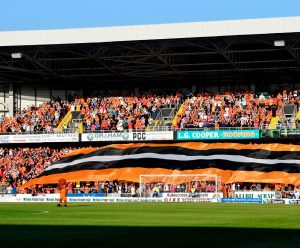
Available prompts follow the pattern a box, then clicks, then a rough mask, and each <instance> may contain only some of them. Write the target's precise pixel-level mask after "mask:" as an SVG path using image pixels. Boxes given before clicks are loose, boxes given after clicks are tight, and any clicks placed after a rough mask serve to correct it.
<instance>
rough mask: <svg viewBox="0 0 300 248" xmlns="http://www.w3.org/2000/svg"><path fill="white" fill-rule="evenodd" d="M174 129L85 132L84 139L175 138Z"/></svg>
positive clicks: (133, 139)
mask: <svg viewBox="0 0 300 248" xmlns="http://www.w3.org/2000/svg"><path fill="white" fill-rule="evenodd" d="M173 139H174V136H173V131H161V132H143V131H139V132H128V131H124V132H103V133H83V134H82V135H81V140H82V141H89V142H91V141H92V142H94V141H139V140H141V141H153V140H173Z"/></svg>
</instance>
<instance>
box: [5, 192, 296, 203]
mask: <svg viewBox="0 0 300 248" xmlns="http://www.w3.org/2000/svg"><path fill="white" fill-rule="evenodd" d="M166 194H167V195H161V197H129V196H124V197H120V196H114V197H113V196H111V197H107V196H103V194H71V195H68V202H70V203H76V202H95V203H101V202H220V203H258V204H297V205H298V204H300V199H288V198H280V199H277V198H276V197H270V196H271V195H272V194H273V193H272V194H266V196H267V197H263V196H261V197H255V196H256V195H255V194H252V192H249V191H247V192H246V193H244V194H245V195H248V194H252V195H251V196H250V197H249V198H236V197H235V198H222V197H223V196H222V194H221V193H220V195H219V197H217V198H214V197H211V196H209V195H205V194H203V195H202V196H200V197H193V196H192V195H180V194H172V193H166ZM252 196H253V197H252ZM58 201H59V194H38V195H37V196H32V195H31V194H17V195H12V194H1V195H0V202H28V203H39V202H53V203H55V202H58Z"/></svg>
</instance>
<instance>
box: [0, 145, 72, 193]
mask: <svg viewBox="0 0 300 248" xmlns="http://www.w3.org/2000/svg"><path fill="white" fill-rule="evenodd" d="M73 149H74V148H63V149H51V148H49V147H38V148H14V149H12V148H10V149H8V148H0V182H1V183H2V184H6V183H8V184H10V185H11V186H12V187H14V186H16V187H17V188H18V187H19V186H20V185H22V184H24V183H26V182H27V181H28V180H30V179H32V178H35V177H36V176H38V175H40V174H41V173H42V172H43V171H44V169H45V168H47V167H48V166H49V165H50V164H52V163H53V162H55V161H57V160H59V159H61V158H62V157H64V155H66V154H67V153H69V152H70V151H72V150H73Z"/></svg>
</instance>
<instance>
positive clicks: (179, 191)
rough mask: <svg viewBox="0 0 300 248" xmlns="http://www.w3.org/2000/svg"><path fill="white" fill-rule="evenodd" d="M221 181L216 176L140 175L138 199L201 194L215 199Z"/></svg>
mask: <svg viewBox="0 0 300 248" xmlns="http://www.w3.org/2000/svg"><path fill="white" fill-rule="evenodd" d="M220 183H221V179H220V177H219V176H218V175H216V174H142V175H140V188H139V195H140V197H163V196H165V195H177V196H180V195H182V196H188V197H197V196H200V195H201V194H202V195H204V193H206V195H208V193H209V194H210V195H214V196H215V198H217V197H218V196H219V195H218V190H219V189H220Z"/></svg>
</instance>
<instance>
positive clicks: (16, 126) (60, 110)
mask: <svg viewBox="0 0 300 248" xmlns="http://www.w3.org/2000/svg"><path fill="white" fill-rule="evenodd" d="M68 109H69V105H68V104H67V103H66V102H65V101H62V100H60V99H59V98H58V99H54V100H52V101H51V102H48V103H43V104H41V105H40V106H38V107H35V106H31V107H29V108H27V109H23V110H21V111H20V112H18V113H17V114H16V115H15V116H14V117H11V118H9V117H3V116H2V117H1V118H0V133H10V132H54V131H55V128H56V127H57V126H58V124H59V122H60V120H61V119H62V118H63V117H64V116H65V114H66V113H67V112H68Z"/></svg>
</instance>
